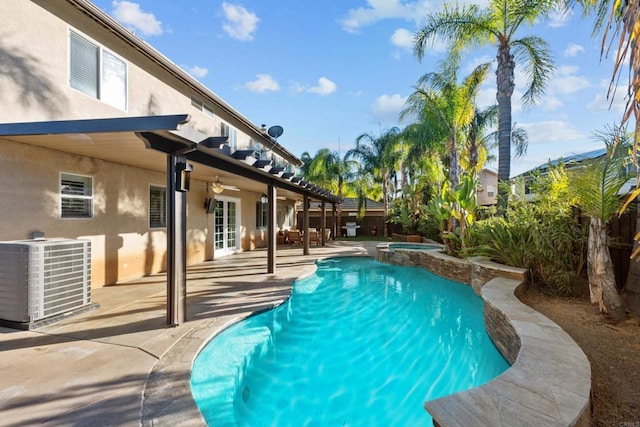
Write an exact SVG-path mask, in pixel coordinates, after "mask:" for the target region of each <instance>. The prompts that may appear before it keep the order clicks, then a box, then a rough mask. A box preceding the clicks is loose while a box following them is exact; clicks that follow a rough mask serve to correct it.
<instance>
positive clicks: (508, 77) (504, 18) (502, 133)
mask: <svg viewBox="0 0 640 427" xmlns="http://www.w3.org/2000/svg"><path fill="white" fill-rule="evenodd" d="M555 3H556V2H554V1H551V0H516V1H514V0H490V2H489V5H488V6H487V7H486V8H480V7H479V6H477V5H457V4H456V6H451V5H448V4H445V6H444V8H443V9H442V10H441V11H440V12H436V13H434V14H429V15H428V16H427V22H426V24H425V25H424V26H423V27H422V28H421V29H420V30H419V31H418V32H417V33H416V35H415V41H414V46H413V52H414V54H415V55H416V56H417V57H418V59H419V60H422V58H423V57H424V53H425V50H426V48H427V47H428V45H429V43H430V42H433V41H434V40H435V37H438V36H441V37H444V38H446V39H448V41H449V43H450V51H451V54H452V55H460V54H461V53H462V51H464V50H465V49H466V48H468V47H477V46H484V45H488V44H491V45H497V48H498V54H497V71H496V83H497V94H496V99H497V102H498V138H499V150H498V179H499V180H500V181H502V182H504V181H507V180H508V179H509V176H510V174H511V128H512V126H511V96H512V95H513V90H514V88H515V82H514V78H515V76H514V70H515V66H516V61H518V63H519V64H521V65H522V66H524V70H525V75H526V76H527V77H528V82H527V89H526V91H525V93H524V96H523V102H524V104H525V105H529V104H532V103H534V102H535V101H536V100H537V99H538V98H539V97H540V96H541V95H542V93H543V92H544V88H545V85H546V83H547V81H548V80H549V78H550V76H551V72H552V71H553V60H552V59H551V55H550V53H549V46H548V44H547V42H545V41H544V40H543V39H542V38H540V37H536V36H526V37H520V38H518V37H517V36H516V33H517V31H518V30H519V29H520V27H521V26H522V25H523V24H525V23H529V24H531V23H533V22H534V20H535V19H536V18H538V17H539V16H543V15H546V14H547V13H548V12H549V11H550V10H551V8H552V7H553V6H554V4H555ZM499 188H502V189H501V190H500V189H499V193H501V194H500V196H501V197H499V200H501V204H502V205H501V206H502V207H503V208H504V207H506V203H507V198H506V196H507V194H506V193H504V191H505V190H504V188H505V187H504V186H499Z"/></svg>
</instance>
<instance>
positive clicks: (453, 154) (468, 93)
mask: <svg viewBox="0 0 640 427" xmlns="http://www.w3.org/2000/svg"><path fill="white" fill-rule="evenodd" d="M457 69H458V63H457V61H456V60H455V59H452V60H451V61H444V62H442V63H441V64H440V70H439V71H437V72H432V73H427V74H425V75H424V76H422V77H421V78H420V80H419V82H418V86H417V87H416V90H415V92H414V93H412V94H411V95H410V96H409V98H408V99H407V102H406V107H405V109H404V110H403V111H402V113H401V116H400V117H401V118H405V117H407V116H413V117H416V118H417V120H418V121H419V122H421V123H425V124H427V125H426V126H427V127H429V128H435V129H436V130H435V132H432V134H434V135H437V134H440V135H443V136H444V138H445V145H446V154H447V156H448V159H449V181H450V185H451V187H452V188H455V187H457V186H458V184H459V169H460V167H459V164H458V139H459V137H460V136H461V133H462V132H463V130H464V128H465V127H466V126H468V125H469V124H470V123H471V121H472V120H473V117H474V113H475V98H476V95H477V93H478V91H479V90H480V85H481V84H482V82H483V81H484V78H485V76H486V74H487V70H488V69H489V64H482V65H479V66H477V67H476V68H475V69H474V70H473V71H472V72H471V74H469V75H468V76H467V77H465V78H464V80H463V81H462V83H458V77H457Z"/></svg>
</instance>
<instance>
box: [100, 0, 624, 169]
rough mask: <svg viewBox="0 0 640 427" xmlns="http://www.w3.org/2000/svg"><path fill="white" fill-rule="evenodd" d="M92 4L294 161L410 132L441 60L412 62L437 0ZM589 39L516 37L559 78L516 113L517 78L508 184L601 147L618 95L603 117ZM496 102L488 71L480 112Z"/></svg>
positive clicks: (551, 33)
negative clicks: (409, 108) (540, 49)
mask: <svg viewBox="0 0 640 427" xmlns="http://www.w3.org/2000/svg"><path fill="white" fill-rule="evenodd" d="M93 2H94V3H95V4H96V5H97V6H98V7H100V8H101V9H103V10H104V11H105V12H107V13H108V14H109V15H111V16H112V17H114V18H115V19H116V20H117V21H119V22H120V23H121V24H122V25H124V26H125V27H128V28H129V29H131V30H133V31H135V33H136V35H137V36H138V37H140V38H142V39H144V40H145V41H147V42H148V43H149V44H150V45H152V46H153V47H154V48H156V49H157V50H159V51H160V52H161V53H163V54H164V55H165V56H167V57H168V58H169V59H171V60H172V61H173V62H175V63H176V64H178V65H179V66H181V67H182V68H184V69H185V70H187V71H188V72H189V73H191V74H192V75H193V76H194V77H195V78H197V79H198V80H199V81H201V82H202V83H203V84H205V85H206V86H207V87H209V88H210V89H211V90H212V91H213V92H215V93H216V94H217V95H219V96H220V97H221V98H222V99H224V100H225V101H226V102H228V103H229V104H230V105H231V106H233V107H234V108H235V109H236V110H238V111H240V112H241V113H242V114H243V115H245V116H246V117H247V118H248V119H249V120H251V121H252V122H254V123H255V124H257V125H260V124H263V123H264V124H267V125H268V126H272V125H280V126H282V127H283V128H284V134H283V135H282V136H281V137H280V139H279V142H280V143H282V144H283V145H285V146H286V147H287V148H288V149H289V150H291V151H292V152H293V153H294V154H296V155H298V156H300V155H301V154H302V152H304V151H309V152H310V153H311V154H312V155H313V154H314V153H315V152H316V151H317V150H318V149H320V148H330V149H332V150H338V149H340V150H341V152H342V153H344V152H345V151H346V150H347V149H349V148H351V147H353V145H354V141H355V139H356V138H357V137H358V135H360V134H362V133H368V132H371V133H373V134H379V132H380V131H381V130H384V129H387V128H389V127H391V126H400V127H401V128H402V127H404V126H406V125H407V123H403V122H399V119H398V116H399V112H400V111H401V110H402V108H403V106H404V101H405V99H406V97H407V96H408V95H410V94H411V93H412V92H413V90H414V89H413V86H414V85H415V84H416V82H417V80H418V79H419V77H420V76H421V75H423V74H425V73H427V72H431V71H435V70H436V69H437V66H438V61H439V60H440V59H441V57H442V51H443V50H444V44H443V43H439V42H437V43H435V45H434V47H433V48H432V49H431V50H430V51H429V52H428V53H427V54H426V55H425V58H424V59H423V60H422V62H418V60H417V59H416V58H415V57H414V56H413V55H412V53H411V40H412V35H413V33H414V32H415V31H416V30H417V29H418V28H419V27H420V25H421V24H422V22H423V21H422V20H423V19H424V17H425V16H426V14H427V13H429V12H432V11H435V10H437V9H438V8H440V7H442V2H441V0H417V1H403V0H348V1H300V0H279V1H264V0H243V1H242V2H236V1H235V0H229V1H214V0H180V1H174V0H135V1H125V0H122V1H118V0H93ZM477 3H479V4H482V2H477ZM591 32H592V24H591V21H590V20H585V19H583V18H582V17H581V16H579V13H576V14H573V15H572V14H569V15H564V16H560V15H558V14H554V15H553V16H552V17H551V18H550V19H549V20H546V21H541V22H539V23H537V24H536V25H535V26H533V27H527V26H525V27H523V29H522V30H521V31H520V33H519V35H538V36H542V37H543V38H544V39H545V40H546V41H547V42H548V43H549V44H550V47H551V52H552V55H553V57H554V59H555V66H556V70H555V73H554V76H553V78H552V80H551V82H550V84H549V86H548V89H547V91H546V94H545V95H544V97H543V98H542V99H541V101H540V102H539V103H538V104H537V105H535V106H534V107H530V108H527V109H526V110H523V109H522V108H521V106H520V100H519V99H520V95H521V94H522V92H523V91H524V89H523V88H524V79H523V76H522V73H521V69H519V68H518V67H517V68H516V92H515V94H514V97H513V119H514V121H516V122H517V123H518V124H519V125H520V126H522V127H524V128H525V129H527V131H528V134H529V150H528V153H527V155H526V157H524V158H522V159H514V160H513V161H512V166H511V174H512V175H517V174H519V173H521V172H524V171H526V170H528V169H530V168H533V167H535V166H537V165H539V164H541V163H544V162H546V161H547V160H549V159H550V158H551V159H553V158H557V157H560V156H567V155H569V154H572V153H580V152H584V151H589V150H592V149H596V148H601V147H602V146H603V145H602V144H601V143H599V142H597V141H595V140H594V139H593V136H592V135H593V132H594V131H597V130H602V129H603V127H604V126H605V125H611V124H613V123H617V122H618V121H619V120H620V117H621V115H622V108H623V107H624V95H625V89H621V90H619V91H618V94H617V96H616V98H615V100H614V102H613V104H612V105H611V108H610V107H609V104H610V103H609V102H608V101H607V99H606V94H607V86H608V84H609V80H610V77H611V72H612V66H613V59H612V58H611V56H612V55H609V58H603V59H601V58H600V45H601V36H600V35H598V36H596V37H592V36H591ZM495 55H496V50H495V49H494V48H491V47H490V48H485V49H482V50H474V51H470V52H468V53H467V55H466V56H465V61H464V62H463V65H462V70H461V73H460V75H461V76H462V75H466V74H468V73H469V72H470V71H471V70H472V69H473V67H474V66H475V65H478V64H480V63H482V62H489V61H493V60H494V59H495ZM624 80H625V79H624V78H623V79H622V80H621V83H624V82H625V81H624ZM493 102H495V73H493V72H492V73H490V75H489V77H488V80H487V81H486V82H485V84H484V86H483V89H482V91H481V93H480V95H479V98H478V103H479V104H480V105H489V104H491V103H493ZM488 166H489V167H493V168H495V167H497V165H496V164H495V163H494V164H493V165H492V164H490V165H488Z"/></svg>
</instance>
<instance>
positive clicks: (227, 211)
mask: <svg viewBox="0 0 640 427" xmlns="http://www.w3.org/2000/svg"><path fill="white" fill-rule="evenodd" d="M239 250H240V199H237V198H234V197H224V196H217V197H216V208H215V210H214V213H213V254H214V255H213V256H214V257H219V256H224V255H229V254H232V253H235V252H238V251H239Z"/></svg>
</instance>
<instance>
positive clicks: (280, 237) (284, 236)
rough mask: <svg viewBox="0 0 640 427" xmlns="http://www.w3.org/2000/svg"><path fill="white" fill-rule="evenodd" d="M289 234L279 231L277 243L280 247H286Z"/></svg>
mask: <svg viewBox="0 0 640 427" xmlns="http://www.w3.org/2000/svg"><path fill="white" fill-rule="evenodd" d="M287 234H288V232H285V231H283V230H280V231H278V235H277V236H276V243H277V244H279V245H284V244H285V243H287Z"/></svg>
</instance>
